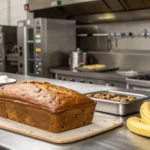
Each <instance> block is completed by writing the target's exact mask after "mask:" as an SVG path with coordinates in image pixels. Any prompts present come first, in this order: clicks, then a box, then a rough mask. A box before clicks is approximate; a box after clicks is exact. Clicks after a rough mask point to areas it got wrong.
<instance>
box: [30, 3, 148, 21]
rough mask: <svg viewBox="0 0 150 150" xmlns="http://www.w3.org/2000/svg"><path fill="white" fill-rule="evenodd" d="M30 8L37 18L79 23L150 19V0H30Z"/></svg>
mask: <svg viewBox="0 0 150 150" xmlns="http://www.w3.org/2000/svg"><path fill="white" fill-rule="evenodd" d="M29 6H30V11H33V12H34V14H35V17H38V16H41V17H44V16H45V15H47V16H48V17H52V18H66V19H75V20H77V22H78V23H93V22H106V21H119V20H137V19H150V10H149V8H150V0H29ZM131 11H132V13H131Z"/></svg>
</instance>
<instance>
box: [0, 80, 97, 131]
mask: <svg viewBox="0 0 150 150" xmlns="http://www.w3.org/2000/svg"><path fill="white" fill-rule="evenodd" d="M95 106H96V102H95V101H93V100H91V99H90V98H88V97H87V96H84V95H81V94H80V93H78V92H76V91H73V90H70V89H67V88H64V87H61V86H56V85H53V84H50V83H46V82H36V81H25V82H19V83H15V84H10V85H5V86H3V87H0V116H1V117H4V118H8V119H11V120H14V121H17V122H21V123H24V124H27V125H30V126H33V127H37V128H40V129H44V130H46V131H50V132H56V133H58V132H63V131H67V130H70V129H74V128H78V127H81V126H84V125H87V124H89V123H90V122H91V121H92V119H93V115H94V110H95Z"/></svg>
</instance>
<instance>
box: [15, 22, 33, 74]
mask: <svg viewBox="0 0 150 150" xmlns="http://www.w3.org/2000/svg"><path fill="white" fill-rule="evenodd" d="M17 48H18V55H19V59H18V73H19V74H25V75H27V74H28V75H33V74H34V39H33V23H31V22H30V20H22V21H18V28H17Z"/></svg>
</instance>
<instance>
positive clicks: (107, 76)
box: [49, 67, 126, 83]
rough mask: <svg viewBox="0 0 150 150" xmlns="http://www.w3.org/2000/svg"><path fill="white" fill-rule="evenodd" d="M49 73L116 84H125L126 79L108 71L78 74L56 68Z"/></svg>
mask: <svg viewBox="0 0 150 150" xmlns="http://www.w3.org/2000/svg"><path fill="white" fill-rule="evenodd" d="M49 72H50V73H57V74H63V75H70V76H76V77H85V78H93V77H94V79H100V80H107V81H116V82H124V83H125V82H126V77H125V76H121V75H118V74H117V73H116V72H115V71H108V72H86V73H85V72H80V71H76V70H75V71H73V70H70V69H69V68H67V67H64V68H58V69H57V68H56V69H54V68H53V69H50V70H49Z"/></svg>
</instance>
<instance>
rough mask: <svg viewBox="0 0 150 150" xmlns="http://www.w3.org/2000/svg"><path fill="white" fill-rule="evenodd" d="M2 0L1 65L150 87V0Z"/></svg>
mask: <svg viewBox="0 0 150 150" xmlns="http://www.w3.org/2000/svg"><path fill="white" fill-rule="evenodd" d="M0 2H1V6H0V25H1V26H0V69H1V71H4V72H11V73H17V74H25V75H32V76H39V77H47V78H55V79H59V80H64V82H65V81H70V82H82V83H91V84H101V85H108V86H116V87H125V88H133V89H135V90H138V89H140V90H150V83H149V80H150V1H149V0H113V1H112V0H72V1H70V0H42V1H41V0H0ZM81 64H82V65H88V64H105V65H106V66H107V69H106V70H105V71H98V72H84V71H78V70H77V68H78V67H80V65H81Z"/></svg>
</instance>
